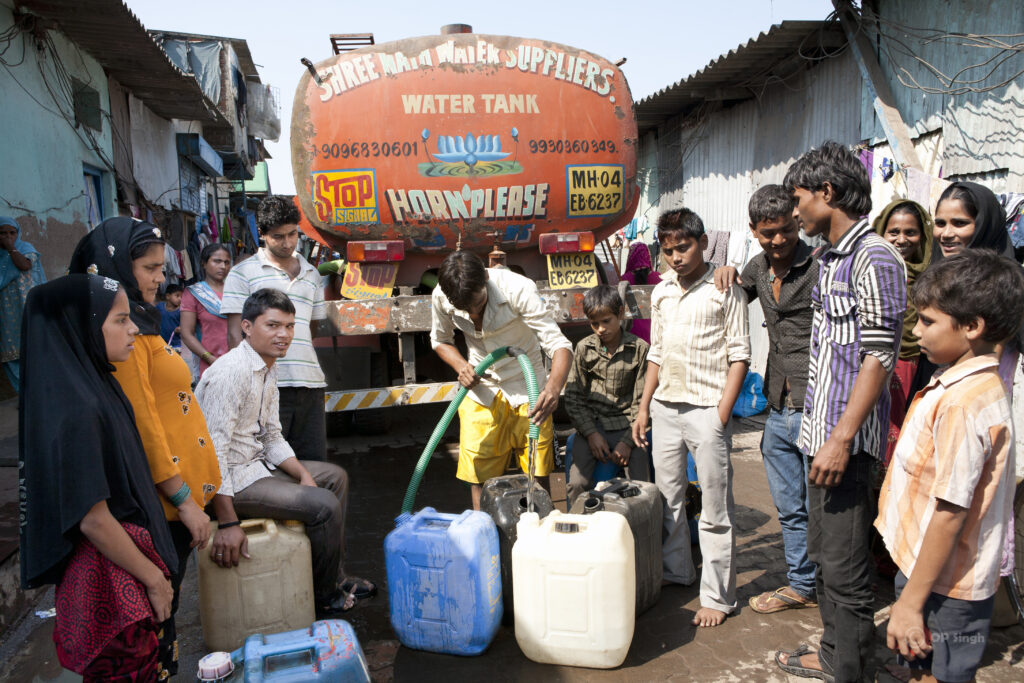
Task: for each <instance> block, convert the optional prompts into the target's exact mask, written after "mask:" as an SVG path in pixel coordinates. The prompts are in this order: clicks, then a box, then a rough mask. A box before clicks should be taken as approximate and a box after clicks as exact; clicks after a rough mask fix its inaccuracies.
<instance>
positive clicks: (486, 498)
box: [480, 474, 555, 624]
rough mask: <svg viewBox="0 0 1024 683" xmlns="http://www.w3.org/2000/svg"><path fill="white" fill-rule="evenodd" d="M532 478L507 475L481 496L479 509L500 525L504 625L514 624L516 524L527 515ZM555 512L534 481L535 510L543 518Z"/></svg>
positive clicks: (486, 486) (489, 484)
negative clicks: (514, 547) (513, 595)
mask: <svg viewBox="0 0 1024 683" xmlns="http://www.w3.org/2000/svg"><path fill="white" fill-rule="evenodd" d="M529 484H530V478H529V477H528V476H526V475H525V474H508V475H505V476H502V477H494V478H493V479H488V480H487V482H486V483H485V484H484V486H483V491H482V492H481V494H480V509H481V510H482V511H483V512H486V513H487V514H489V515H490V516H491V519H493V520H494V523H495V524H496V525H497V526H498V543H499V546H500V548H501V592H502V596H503V598H504V603H505V619H504V620H505V622H506V623H508V624H511V623H512V546H513V545H514V544H515V542H516V525H517V524H518V523H519V517H520V516H521V515H522V514H523V513H524V512H526V491H527V488H528V487H529ZM554 509H555V506H554V504H553V503H552V502H551V496H550V495H548V492H547V491H545V490H544V488H543V487H542V486H541V485H540V484H538V483H537V482H536V481H534V482H533V511H534V512H536V513H537V514H538V515H540V517H541V518H544V517H547V515H548V513H549V512H551V511H552V510H554Z"/></svg>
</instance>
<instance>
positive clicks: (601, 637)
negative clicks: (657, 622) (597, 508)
mask: <svg viewBox="0 0 1024 683" xmlns="http://www.w3.org/2000/svg"><path fill="white" fill-rule="evenodd" d="M517 536H518V538H517V540H516V543H515V545H514V546H513V547H512V576H513V581H512V585H513V591H514V593H513V605H514V607H515V629H516V641H517V642H518V643H519V647H520V649H522V651H523V654H525V655H526V656H527V657H528V658H530V659H532V660H533V661H535V662H539V663H542V664H561V665H565V666H585V667H590V668H593V669H611V668H614V667H617V666H619V665H620V664H622V662H623V660H625V659H626V653H627V652H628V651H629V645H630V643H631V642H632V640H633V628H634V626H635V623H636V604H635V601H636V563H635V558H634V552H635V551H634V544H633V533H632V532H631V531H630V529H629V523H628V522H627V521H626V518H625V517H623V516H622V515H619V514H616V513H614V512H606V511H602V512H597V513H595V514H592V515H567V514H563V513H561V512H559V511H558V510H555V511H553V512H551V513H550V514H549V515H548V516H547V517H545V518H544V519H540V518H539V517H538V516H537V514H536V513H534V512H527V513H523V516H522V517H521V518H520V520H519V524H518V526H517Z"/></svg>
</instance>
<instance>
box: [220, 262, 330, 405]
mask: <svg viewBox="0 0 1024 683" xmlns="http://www.w3.org/2000/svg"><path fill="white" fill-rule="evenodd" d="M295 258H297V259H298V260H299V275H298V277H296V278H295V279H294V280H293V279H292V278H291V277H289V275H288V273H287V272H285V271H284V270H281V269H280V268H278V267H277V266H275V265H273V264H272V263H270V262H269V261H268V260H267V257H266V255H265V253H264V249H263V248H262V247H261V248H260V249H259V251H257V252H256V255H255V256H253V257H251V258H248V259H246V260H244V261H242V262H241V263H238V264H235V266H234V267H233V268H232V269H231V272H229V273H228V276H227V279H225V280H224V298H223V299H221V304H220V312H221V313H222V314H224V315H228V314H229V313H241V312H242V305H243V304H245V300H246V299H248V298H249V295H250V294H252V293H253V292H256V291H258V290H260V289H265V288H268V287H269V288H272V289H277V290H280V291H282V292H284V293H285V294H287V295H288V298H289V299H291V300H292V303H293V304H295V338H294V339H292V345H291V346H290V347H288V353H287V355H285V357H284V358H281V359H279V360H278V361H277V363H276V364H275V365H277V368H278V370H277V373H278V377H279V379H278V382H277V384H278V386H282V387H306V388H311V389H316V388H319V387H325V386H327V382H325V381H324V371H323V370H321V369H320V362H319V361H318V360H317V358H316V351H315V350H314V349H313V334H312V332H311V330H310V328H309V323H310V321H311V320H323V319H324V318H326V317H327V309H326V306H325V305H324V288H323V285H322V280H321V278H320V273H318V272H317V270H316V268H314V267H313V266H311V265H309V263H308V262H307V261H306V259H304V258H302V254H299V253H298V252H295Z"/></svg>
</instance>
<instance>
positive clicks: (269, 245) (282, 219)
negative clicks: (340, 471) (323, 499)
mask: <svg viewBox="0 0 1024 683" xmlns="http://www.w3.org/2000/svg"><path fill="white" fill-rule="evenodd" d="M300 220H301V215H300V214H299V210H298V208H296V206H295V204H294V203H293V202H292V201H291V200H290V199H288V198H287V197H281V196H270V197H266V198H264V199H263V200H262V201H260V204H259V206H258V207H257V209H256V226H257V228H258V229H259V232H260V236H261V237H262V238H263V241H264V242H265V244H266V246H265V247H260V249H259V251H257V252H256V255H255V256H253V257H251V258H249V259H246V260H245V261H242V262H241V263H237V264H235V267H234V268H232V269H231V272H229V273H228V276H227V278H226V279H225V280H224V297H223V299H222V301H221V305H220V311H221V313H223V314H224V315H226V316H227V317H228V346H229V347H230V348H232V349H233V348H235V347H236V346H238V344H239V343H240V342H241V341H242V306H243V304H245V300H246V299H247V298H249V296H250V295H251V294H254V293H255V292H257V291H258V290H260V289H265V288H271V289H277V290H279V291H282V292H284V293H285V294H287V295H288V298H289V299H291V300H292V303H293V304H294V305H295V338H294V340H293V341H292V345H291V346H290V347H289V348H288V354H287V355H286V356H285V357H284V358H282V359H281V360H279V361H277V367H278V387H279V389H280V393H281V406H280V416H281V432H282V433H283V434H284V438H285V440H287V441H288V445H290V446H291V447H292V450H294V451H295V454H296V456H298V457H299V459H300V460H323V459H324V457H325V455H326V450H327V426H326V418H325V416H324V388H325V387H326V386H327V382H326V381H324V373H323V370H321V369H320V362H319V361H318V360H317V357H316V351H315V350H314V348H313V335H312V332H311V330H310V322H311V321H313V320H321V319H323V318H325V317H327V311H326V307H325V306H324V290H323V285H322V283H321V278H320V274H319V273H318V272H317V270H316V268H314V267H313V266H311V265H310V264H309V262H307V261H306V259H304V258H302V255H301V254H299V253H298V252H296V251H295V246H296V245H297V244H298V241H299V228H298V223H299V221H300Z"/></svg>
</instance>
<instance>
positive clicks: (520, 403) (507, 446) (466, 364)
mask: <svg viewBox="0 0 1024 683" xmlns="http://www.w3.org/2000/svg"><path fill="white" fill-rule="evenodd" d="M457 329H458V330H461V331H462V333H463V335H465V338H466V345H467V347H468V349H469V359H468V360H467V359H466V358H464V357H463V356H462V353H461V352H460V351H459V350H458V348H457V347H456V346H455V330H457ZM430 342H431V345H432V346H433V348H434V351H435V352H436V353H437V355H438V356H440V357H441V360H443V361H444V362H445V363H447V364H448V365H449V366H450V367H451V368H452V369H453V370H455V372H457V373H458V376H459V383H460V384H461V385H462V386H464V387H466V388H467V389H469V395H468V396H466V398H465V400H463V401H462V405H460V406H459V424H460V434H459V468H458V472H457V473H456V476H457V477H458V478H459V479H461V480H463V481H465V482H468V483H469V484H470V487H471V492H472V496H473V509H474V510H479V509H480V495H481V492H482V490H483V488H482V486H483V483H484V482H485V481H487V480H488V479H490V478H492V477H497V476H500V475H502V474H504V473H505V469H506V467H507V465H508V462H509V459H510V457H511V456H512V455H518V457H519V463H520V465H521V466H522V468H523V471H524V472H526V471H527V470H528V467H529V461H528V453H527V431H528V430H529V427H530V423H531V422H533V423H535V424H538V425H540V438H539V439H538V443H537V454H536V456H537V457H536V462H535V464H534V474H535V475H536V476H537V477H538V478H540V479H541V483H542V484H545V485H546V483H547V475H548V474H550V473H551V469H552V468H553V467H554V449H553V442H554V427H553V425H552V421H551V414H552V413H553V412H555V408H557V407H558V396H559V394H560V393H561V391H562V387H563V386H565V380H566V377H567V376H568V375H569V367H570V366H571V365H572V344H571V343H570V342H569V340H568V339H566V338H565V335H563V334H562V331H561V330H559V329H558V325H557V324H556V323H555V320H554V317H553V316H552V315H551V313H550V312H548V310H547V309H546V308H545V307H544V303H543V302H542V301H541V299H540V295H539V294H538V293H537V286H536V285H535V284H534V283H533V282H532V281H531V280H529V279H527V278H525V277H523V276H522V275H517V274H515V273H513V272H512V271H510V270H506V269H504V268H485V267H484V264H483V261H481V260H480V257H479V256H477V255H476V254H474V253H472V252H468V251H456V252H454V253H452V254H449V255H448V256H447V258H445V260H444V262H442V264H441V268H440V269H439V271H438V286H437V287H435V288H434V293H433V297H432V309H431V330H430ZM502 346H515V347H518V348H519V349H522V350H523V351H525V352H526V354H527V355H528V356H529V358H530V364H531V365H532V366H533V372H534V375H535V376H536V378H537V385H538V386H542V387H543V388H542V389H541V391H540V393H539V395H538V397H537V403H536V405H535V406H534V408H533V410H532V411H531V410H530V409H529V397H528V395H527V392H526V381H525V379H524V378H523V374H522V371H521V370H520V368H519V364H518V362H517V361H516V360H515V359H513V358H511V357H509V358H505V359H503V360H499V361H497V362H496V363H495V364H494V365H492V366H491V367H490V369H489V370H488V371H487V372H486V373H485V374H484V376H483V377H480V376H478V375H477V374H476V373H475V372H474V368H475V367H476V365H478V364H479V363H480V361H482V360H483V359H484V357H485V356H486V355H487V354H489V353H490V352H491V351H494V350H495V349H498V348H501V347H502ZM542 350H543V352H544V353H545V354H546V355H547V356H548V357H549V358H551V375H550V376H548V375H547V373H546V372H545V370H544V364H543V359H542V357H541V351H542Z"/></svg>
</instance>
